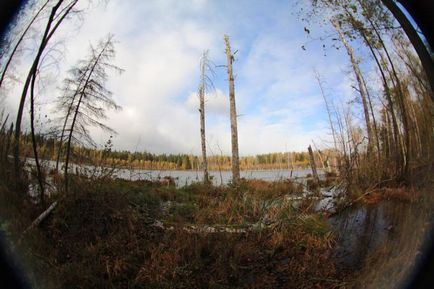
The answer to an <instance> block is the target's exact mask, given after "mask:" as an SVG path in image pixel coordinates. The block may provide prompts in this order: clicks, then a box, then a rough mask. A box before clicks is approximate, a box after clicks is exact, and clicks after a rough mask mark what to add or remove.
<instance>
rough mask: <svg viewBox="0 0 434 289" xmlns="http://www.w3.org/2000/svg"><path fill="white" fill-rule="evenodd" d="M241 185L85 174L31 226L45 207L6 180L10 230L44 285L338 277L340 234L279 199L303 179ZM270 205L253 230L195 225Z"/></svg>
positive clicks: (260, 282) (292, 281) (245, 218)
mask: <svg viewBox="0 0 434 289" xmlns="http://www.w3.org/2000/svg"><path fill="white" fill-rule="evenodd" d="M240 191H241V192H236V191H235V190H233V189H231V188H218V187H210V186H204V185H199V184H196V185H191V186H188V187H184V188H181V189H176V188H174V187H170V186H161V185H157V184H153V183H150V182H144V181H136V182H129V181H122V180H104V181H100V182H98V181H92V182H90V181H86V180H83V179H81V180H76V182H75V187H74V190H73V192H71V193H70V194H69V195H65V196H63V197H61V199H60V200H59V206H58V207H57V208H56V210H55V212H54V213H53V214H51V215H50V217H49V218H48V219H46V220H45V221H44V222H43V223H42V224H41V226H40V227H39V228H38V229H36V230H32V231H30V232H28V233H26V234H25V235H22V232H23V231H24V230H25V229H26V227H27V226H28V225H29V224H30V223H31V221H32V220H33V219H34V218H36V217H37V216H38V214H39V213H40V212H41V211H42V208H38V207H37V206H35V205H33V204H30V203H27V202H28V201H23V200H22V199H19V198H12V197H11V196H13V195H14V194H11V192H10V191H8V189H7V187H6V186H2V192H1V197H2V200H1V203H2V204H7V206H6V208H8V209H7V210H2V212H3V216H2V219H3V220H7V222H6V223H4V226H6V227H7V229H8V232H10V236H9V237H10V238H11V239H12V240H17V239H19V238H20V241H19V242H16V244H17V245H16V248H15V251H16V252H20V254H21V258H22V259H23V260H25V261H26V264H27V270H28V272H29V273H30V280H31V282H32V284H34V285H35V286H37V287H38V288H247V287H248V288H278V287H287V288H315V287H318V286H319V287H321V288H333V287H335V285H336V279H335V278H336V277H337V276H336V271H335V269H334V266H333V262H332V260H331V259H330V252H331V243H332V242H333V237H332V234H331V232H330V230H329V228H328V227H327V222H326V221H325V218H324V217H322V216H320V215H317V214H310V213H308V212H307V211H306V209H298V210H297V209H294V208H292V207H291V206H290V205H289V204H287V203H285V202H283V201H282V202H279V201H277V202H275V203H276V204H271V203H272V201H273V200H278V199H279V197H282V196H283V195H284V194H287V193H288V192H292V193H294V194H297V193H300V192H301V188H300V187H299V186H296V185H294V184H292V183H290V182H284V181H281V182H275V183H266V182H263V181H252V182H249V183H243V185H242V187H241V188H240ZM51 201H52V200H49V201H48V202H47V204H49V203H50V202H51ZM267 207H268V208H267ZM302 207H303V206H302ZM23 208H24V209H23ZM18 210H19V211H20V212H21V213H20V214H18V213H17V212H18ZM299 210H304V211H305V212H304V213H303V214H302V215H300V212H299ZM265 214H267V218H269V219H273V221H272V222H271V221H270V222H268V223H269V224H268V225H264V226H262V227H260V228H259V227H258V228H256V229H253V230H247V231H234V232H226V231H221V232H206V231H201V230H196V231H195V230H193V229H191V228H192V227H191V226H189V227H188V228H190V229H188V230H187V229H186V228H187V227H186V226H188V225H189V224H196V226H200V225H201V224H203V225H218V226H220V227H224V226H228V228H243V227H246V226H248V225H249V224H253V223H258V222H259V221H260V220H261V219H263V218H264V215H265ZM17 216H18V218H17ZM301 216H302V217H301ZM156 220H158V221H159V222H157V224H161V223H163V224H164V227H162V226H161V225H160V226H158V225H155V224H156ZM270 223H272V224H270ZM193 228H194V227H193Z"/></svg>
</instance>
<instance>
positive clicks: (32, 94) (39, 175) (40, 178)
mask: <svg viewBox="0 0 434 289" xmlns="http://www.w3.org/2000/svg"><path fill="white" fill-rule="evenodd" d="M36 73H37V70H35V74H33V76H32V82H31V85H30V134H31V136H32V148H33V156H34V157H35V164H36V175H37V179H38V184H39V189H40V191H41V202H42V204H44V195H45V192H44V180H43V176H42V170H41V165H40V163H39V156H38V147H37V143H36V136H35V122H34V119H35V81H36Z"/></svg>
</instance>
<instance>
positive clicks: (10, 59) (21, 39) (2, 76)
mask: <svg viewBox="0 0 434 289" xmlns="http://www.w3.org/2000/svg"><path fill="white" fill-rule="evenodd" d="M48 2H50V0H47V1H46V2H45V3H44V4H43V5H42V6H41V8H39V9H38V11H37V12H36V14H35V16H33V18H32V19H31V20H30V22H29V24H28V25H27V26H26V28H25V29H24V31H23V33H22V34H21V36H20V38H19V39H18V41H17V43H16V44H15V46H14V48H13V49H12V52H11V54H10V55H9V58H8V60H7V61H6V64H5V67H4V68H3V71H2V74H1V76H0V87H1V86H2V84H3V80H4V79H5V76H6V72H7V70H8V68H9V65H10V64H11V62H12V58H14V56H15V53H16V52H17V50H18V47H19V46H20V44H21V42H22V41H23V39H24V36H26V34H27V32H28V31H29V29H30V27H31V26H32V25H33V23H34V22H35V20H36V18H38V16H39V14H40V13H41V12H42V10H44V9H45V7H46V6H47V4H48Z"/></svg>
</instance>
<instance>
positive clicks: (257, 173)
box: [26, 158, 322, 187]
mask: <svg viewBox="0 0 434 289" xmlns="http://www.w3.org/2000/svg"><path fill="white" fill-rule="evenodd" d="M41 163H42V165H43V166H44V167H46V168H51V169H54V168H55V166H56V162H54V161H51V160H43V161H42V162H41ZM26 164H27V165H29V166H30V167H33V166H34V165H35V160H34V159H33V158H27V159H26ZM59 167H63V163H62V162H60V163H59ZM69 171H70V172H71V173H74V172H77V171H78V172H80V173H83V174H88V175H93V174H95V173H98V171H101V168H95V167H93V166H90V165H76V164H71V165H70V169H69ZM62 172H63V171H61V173H62ZM311 173H312V171H311V170H310V169H295V170H294V171H292V174H291V171H290V170H249V171H241V177H242V178H246V179H261V180H265V181H277V180H280V179H297V178H305V177H306V176H307V175H308V174H311ZM318 174H319V175H320V176H321V175H322V171H321V170H318ZM114 176H115V177H117V178H121V179H126V180H133V181H134V180H159V179H163V178H164V177H171V178H173V180H174V181H175V184H176V186H177V187H181V186H184V185H188V184H191V183H194V182H200V181H203V172H202V171H196V170H195V171H181V170H143V169H122V168H120V169H116V170H115V171H114ZM209 176H210V179H211V181H212V182H213V184H214V185H227V184H228V183H229V182H230V181H231V179H232V172H231V171H221V172H220V171H209Z"/></svg>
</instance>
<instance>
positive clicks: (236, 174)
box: [224, 35, 240, 185]
mask: <svg viewBox="0 0 434 289" xmlns="http://www.w3.org/2000/svg"><path fill="white" fill-rule="evenodd" d="M224 40H225V44H226V59H227V71H228V82H229V103H230V117H231V140H232V182H233V183H234V185H238V184H239V182H240V160H239V154H238V128H237V109H236V105H235V85H234V75H233V70H232V63H233V62H234V55H233V54H232V52H231V44H230V42H229V36H228V35H225V36H224Z"/></svg>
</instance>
